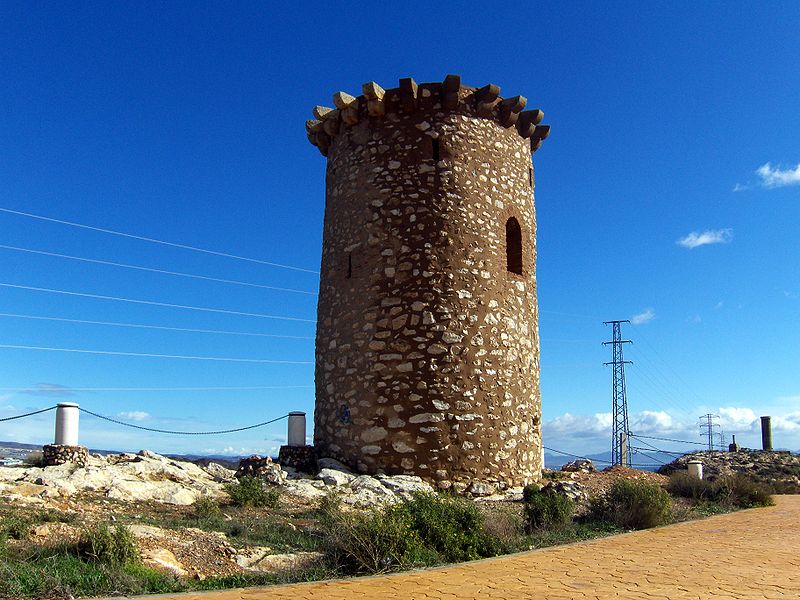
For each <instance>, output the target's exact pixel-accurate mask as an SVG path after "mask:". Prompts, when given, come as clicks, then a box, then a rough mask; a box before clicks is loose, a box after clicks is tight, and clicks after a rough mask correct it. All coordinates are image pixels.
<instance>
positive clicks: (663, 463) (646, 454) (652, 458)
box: [637, 449, 667, 465]
mask: <svg viewBox="0 0 800 600" xmlns="http://www.w3.org/2000/svg"><path fill="white" fill-rule="evenodd" d="M637 452H639V454H643V455H644V456H646V457H647V458H649V459H650V460H652V461H655V462H657V463H659V464H662V465H665V464H667V463H665V462H664V461H662V460H658V459H657V458H655V457H654V456H651V455H649V454H648V453H647V452H643V451H642V450H641V449H638V450H637Z"/></svg>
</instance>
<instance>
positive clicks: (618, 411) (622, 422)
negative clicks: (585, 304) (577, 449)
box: [603, 320, 631, 466]
mask: <svg viewBox="0 0 800 600" xmlns="http://www.w3.org/2000/svg"><path fill="white" fill-rule="evenodd" d="M623 323H630V321H627V320H625V321H603V325H612V326H613V335H612V339H611V341H610V342H603V345H604V346H607V345H608V344H612V351H613V352H612V354H613V360H612V361H611V362H607V363H603V364H604V365H612V366H613V367H614V382H613V388H612V392H613V409H612V415H613V419H614V422H613V428H612V431H611V462H612V463H613V464H615V465H623V466H628V465H629V464H630V463H629V461H628V437H629V433H630V432H629V429H628V396H627V394H626V391H625V365H626V364H630V363H631V361H629V360H625V359H624V358H623V357H622V345H623V344H630V343H631V340H623V339H622V327H621V325H622V324H623Z"/></svg>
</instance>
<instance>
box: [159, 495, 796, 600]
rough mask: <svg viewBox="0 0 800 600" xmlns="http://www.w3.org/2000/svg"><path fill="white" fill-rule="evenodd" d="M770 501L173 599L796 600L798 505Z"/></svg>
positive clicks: (789, 500)
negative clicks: (551, 541) (401, 569)
mask: <svg viewBox="0 0 800 600" xmlns="http://www.w3.org/2000/svg"><path fill="white" fill-rule="evenodd" d="M776 500H777V506H774V507H771V508H764V509H755V510H748V511H742V512H738V513H734V514H729V515H721V516H718V517H712V518H710V519H705V520H702V521H693V522H691V523H683V524H680V525H673V526H671V527H664V528H660V529H654V530H649V531H640V532H636V533H631V534H627V535H620V536H614V537H611V538H606V539H601V540H594V541H590V542H584V543H579V544H573V545H570V546H561V547H558V548H552V549H546V550H540V551H534V552H526V553H522V554H515V555H513V556H507V557H501V558H496V559H491V560H484V561H478V562H472V563H464V564H460V565H456V566H453V567H446V568H442V569H433V570H429V571H417V572H412V573H400V574H397V575H388V576H381V577H370V578H361V579H351V580H344V581H330V582H325V583H312V584H299V585H290V586H280V587H272V588H261V589H247V590H231V591H226V592H214V593H210V594H188V595H181V596H175V599H176V600H178V599H179V600H190V599H197V600H280V599H291V600H305V599H314V600H320V599H324V600H340V599H341V600H354V599H356V598H381V599H383V598H386V599H395V598H396V599H437V600H438V599H445V598H448V599H460V598H497V599H502V598H507V599H509V600H511V599H518V598H536V599H539V598H547V599H552V600H556V599H565V600H566V599H573V598H631V599H633V598H636V599H644V600H656V599H663V600H677V599H683V598H697V599H701V600H705V599H713V600H727V599H730V598H737V599H741V598H747V599H750V598H800V496H778V497H777V498H776ZM161 598H163V597H161Z"/></svg>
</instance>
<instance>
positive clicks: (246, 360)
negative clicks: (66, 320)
mask: <svg viewBox="0 0 800 600" xmlns="http://www.w3.org/2000/svg"><path fill="white" fill-rule="evenodd" d="M0 348H7V349H11V350H44V351H49V352H72V353H78V354H102V355H107V356H136V357H143V358H175V359H180V360H207V361H219V362H239V363H259V364H276V365H313V364H314V362H313V361H302V360H269V359H263V358H228V357H220V356H182V355H176V354H149V353H143V352H116V351H112V350H86V349H83V348H50V347H46V346H21V345H16V344H0Z"/></svg>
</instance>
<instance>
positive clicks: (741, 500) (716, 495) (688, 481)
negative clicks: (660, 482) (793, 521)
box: [667, 471, 774, 508]
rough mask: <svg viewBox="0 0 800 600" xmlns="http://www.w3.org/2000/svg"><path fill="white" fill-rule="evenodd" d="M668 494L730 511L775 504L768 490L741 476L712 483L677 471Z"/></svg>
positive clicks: (737, 475) (671, 478)
mask: <svg viewBox="0 0 800 600" xmlns="http://www.w3.org/2000/svg"><path fill="white" fill-rule="evenodd" d="M667 490H668V491H669V493H670V494H672V495H673V496H680V497H682V498H691V499H692V500H695V501H698V502H710V503H716V504H720V505H722V506H724V507H731V508H752V507H755V506H771V505H772V504H774V502H773V500H772V496H771V495H770V490H769V489H768V488H766V487H765V486H763V485H761V484H759V483H756V482H755V481H753V480H752V479H750V478H748V477H746V476H744V475H741V474H735V475H724V476H722V477H719V478H718V479H716V480H715V481H713V482H712V481H709V480H706V479H702V480H701V479H697V478H695V477H692V476H691V475H689V474H688V473H687V472H685V471H676V472H675V473H673V474H672V476H671V477H670V479H669V483H668V484H667Z"/></svg>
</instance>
